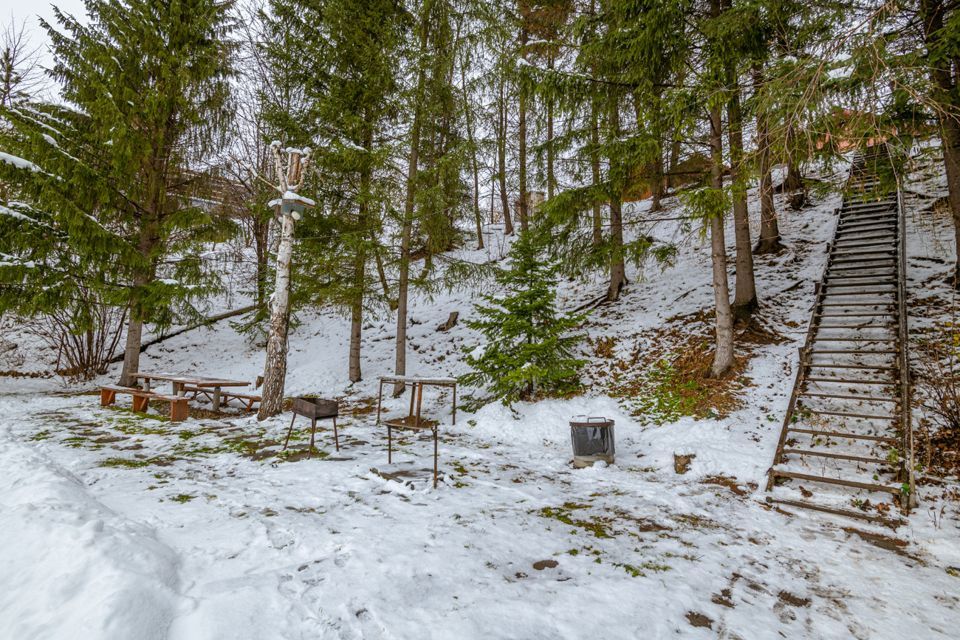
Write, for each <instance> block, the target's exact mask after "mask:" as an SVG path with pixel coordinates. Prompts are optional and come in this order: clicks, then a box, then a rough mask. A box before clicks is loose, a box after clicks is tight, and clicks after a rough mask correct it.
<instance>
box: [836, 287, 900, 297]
mask: <svg viewBox="0 0 960 640" xmlns="http://www.w3.org/2000/svg"><path fill="white" fill-rule="evenodd" d="M896 292H897V290H896V289H891V290H887V289H883V290H880V291H877V290H870V291H847V292H846V293H828V294H827V295H834V296H838V297H839V296H876V295H889V294H891V293H896Z"/></svg>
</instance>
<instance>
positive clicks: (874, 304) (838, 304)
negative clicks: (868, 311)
mask: <svg viewBox="0 0 960 640" xmlns="http://www.w3.org/2000/svg"><path fill="white" fill-rule="evenodd" d="M819 306H821V307H843V308H849V307H892V306H894V303H893V302H821V303H820V304H819Z"/></svg>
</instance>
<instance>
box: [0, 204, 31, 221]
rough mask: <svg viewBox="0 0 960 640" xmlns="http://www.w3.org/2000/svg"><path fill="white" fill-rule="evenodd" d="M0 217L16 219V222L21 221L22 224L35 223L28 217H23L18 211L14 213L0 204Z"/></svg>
mask: <svg viewBox="0 0 960 640" xmlns="http://www.w3.org/2000/svg"><path fill="white" fill-rule="evenodd" d="M0 215H4V216H10V217H11V218H16V219H17V220H23V221H24V222H36V220H34V219H33V218H31V217H30V216H25V215H23V214H22V213H20V212H19V211H14V210H13V209H11V208H10V207H7V206H4V205H2V204H0Z"/></svg>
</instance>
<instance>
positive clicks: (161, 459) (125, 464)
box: [100, 456, 174, 469]
mask: <svg viewBox="0 0 960 640" xmlns="http://www.w3.org/2000/svg"><path fill="white" fill-rule="evenodd" d="M173 460H174V459H173V458H169V457H167V456H154V457H152V458H106V459H105V460H101V461H100V466H101V467H113V468H123V469H140V468H142V467H149V466H152V465H159V466H167V465H169V464H171V463H172V462H173Z"/></svg>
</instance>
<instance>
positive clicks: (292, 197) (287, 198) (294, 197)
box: [267, 191, 317, 207]
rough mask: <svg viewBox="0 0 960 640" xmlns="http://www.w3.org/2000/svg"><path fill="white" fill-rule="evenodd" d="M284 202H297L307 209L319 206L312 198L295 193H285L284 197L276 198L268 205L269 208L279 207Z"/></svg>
mask: <svg viewBox="0 0 960 640" xmlns="http://www.w3.org/2000/svg"><path fill="white" fill-rule="evenodd" d="M284 202H296V203H298V204H302V205H303V206H305V207H315V206H317V203H316V202H315V201H313V200H311V199H310V198H307V197H306V196H302V195H300V194H299V193H295V192H293V191H285V192H284V193H283V196H281V197H279V198H276V199H274V200H271V201H270V202H268V203H267V206H268V207H279V206H280V205H281V204H283V203H284Z"/></svg>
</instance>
